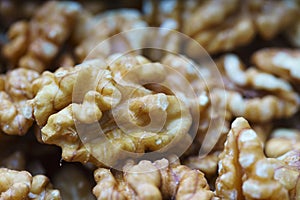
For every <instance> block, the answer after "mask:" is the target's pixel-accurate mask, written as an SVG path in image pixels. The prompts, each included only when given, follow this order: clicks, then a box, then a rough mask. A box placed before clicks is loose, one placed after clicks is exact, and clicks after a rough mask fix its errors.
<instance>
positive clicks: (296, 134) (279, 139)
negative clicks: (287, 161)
mask: <svg viewBox="0 0 300 200" xmlns="http://www.w3.org/2000/svg"><path fill="white" fill-rule="evenodd" d="M297 149H300V131H299V130H296V129H285V128H279V129H275V130H274V131H273V132H272V133H271V137H270V139H269V140H268V141H267V143H266V147H265V152H266V155H267V156H268V157H271V158H277V157H278V156H281V155H283V154H285V153H286V152H288V151H291V150H297Z"/></svg>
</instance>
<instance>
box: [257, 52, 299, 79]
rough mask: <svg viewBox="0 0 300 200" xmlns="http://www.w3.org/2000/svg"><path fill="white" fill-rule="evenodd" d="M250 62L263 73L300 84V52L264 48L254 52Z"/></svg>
mask: <svg viewBox="0 0 300 200" xmlns="http://www.w3.org/2000/svg"><path fill="white" fill-rule="evenodd" d="M252 61H253V62H254V64H255V65H256V66H257V67H258V68H260V69H261V70H263V71H266V72H268V73H271V74H274V75H276V76H279V77H282V78H284V79H286V80H288V81H291V82H293V83H296V84H298V83H300V67H299V63H300V50H297V49H295V50H294V49H288V48H265V49H261V50H258V51H257V52H255V53H254V54H253V56H252Z"/></svg>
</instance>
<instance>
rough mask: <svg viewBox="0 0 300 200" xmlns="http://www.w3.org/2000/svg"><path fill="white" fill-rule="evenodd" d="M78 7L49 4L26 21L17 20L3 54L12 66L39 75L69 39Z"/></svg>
mask: <svg viewBox="0 0 300 200" xmlns="http://www.w3.org/2000/svg"><path fill="white" fill-rule="evenodd" d="M80 10H81V7H80V5H79V4H78V3H76V2H67V1H66V2H58V1H49V2H47V3H45V4H44V5H42V6H41V7H40V8H39V9H38V10H37V12H36V14H35V15H34V16H33V18H32V19H31V20H30V21H29V22H26V21H19V22H16V23H15V24H13V25H12V26H11V28H10V29H9V31H8V38H9V39H10V42H9V43H7V44H6V45H5V46H4V48H3V55H4V57H5V58H6V59H7V60H8V61H9V63H10V64H11V65H12V67H22V68H27V69H32V70H35V71H38V72H42V71H44V70H45V69H47V68H49V64H50V63H51V62H52V61H53V59H54V58H55V57H56V55H57V54H58V52H59V51H60V49H61V47H62V46H63V44H64V42H65V41H66V40H67V39H68V37H69V36H70V34H71V32H72V29H73V27H74V25H75V21H76V17H77V15H78V14H79V11H80Z"/></svg>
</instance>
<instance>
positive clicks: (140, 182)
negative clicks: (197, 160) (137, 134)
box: [93, 159, 214, 200]
mask: <svg viewBox="0 0 300 200" xmlns="http://www.w3.org/2000/svg"><path fill="white" fill-rule="evenodd" d="M123 170H124V172H123V173H112V172H111V171H110V170H108V169H104V168H99V169H97V170H96V171H95V172H94V177H95V181H96V182H97V185H96V186H95V187H94V189H93V193H94V195H95V196H96V197H97V199H98V200H102V199H103V200H104V199H172V198H175V199H179V200H182V199H212V198H213V196H214V195H213V192H212V191H210V190H209V187H208V184H207V181H206V179H205V178H204V175H203V173H202V172H200V171H198V170H192V169H190V168H188V167H186V166H184V165H180V163H171V162H169V161H168V160H166V159H161V160H157V161H155V162H153V163H152V162H150V161H147V160H143V161H140V162H139V163H138V164H134V163H133V162H131V161H129V162H127V164H126V165H125V166H124V167H123Z"/></svg>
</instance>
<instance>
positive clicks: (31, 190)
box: [0, 168, 61, 200]
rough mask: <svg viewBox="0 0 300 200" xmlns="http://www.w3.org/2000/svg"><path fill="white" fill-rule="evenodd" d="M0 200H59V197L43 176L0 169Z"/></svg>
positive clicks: (57, 192)
mask: <svg viewBox="0 0 300 200" xmlns="http://www.w3.org/2000/svg"><path fill="white" fill-rule="evenodd" d="M0 199H3V200H19V199H24V200H38V199H45V200H60V199H61V197H60V193H59V191H58V190H55V189H53V188H52V185H51V183H50V182H49V179H48V178H47V177H46V176H44V175H36V176H33V177H32V176H31V174H30V173H29V172H27V171H15V170H10V169H7V168H0Z"/></svg>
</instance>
